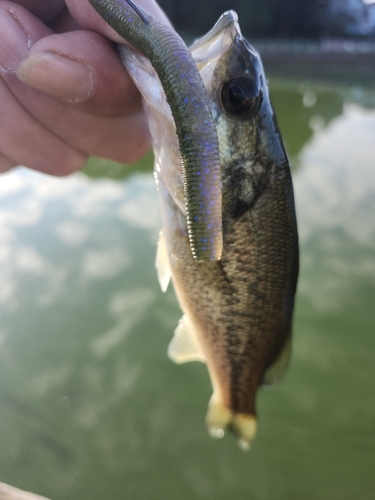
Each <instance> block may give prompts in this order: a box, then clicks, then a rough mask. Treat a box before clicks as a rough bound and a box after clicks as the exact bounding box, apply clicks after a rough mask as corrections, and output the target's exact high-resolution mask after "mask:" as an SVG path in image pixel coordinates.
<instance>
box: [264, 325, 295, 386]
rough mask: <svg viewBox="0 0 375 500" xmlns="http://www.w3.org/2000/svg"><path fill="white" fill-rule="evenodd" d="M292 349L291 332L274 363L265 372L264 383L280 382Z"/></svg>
mask: <svg viewBox="0 0 375 500" xmlns="http://www.w3.org/2000/svg"><path fill="white" fill-rule="evenodd" d="M291 350H292V336H291V334H289V335H288V337H287V338H286V340H285V342H284V345H283V346H282V348H281V350H280V352H279V355H278V356H277V358H276V360H275V361H274V362H273V363H272V365H271V366H270V367H269V368H268V370H267V371H266V373H265V374H264V379H263V384H265V385H272V384H275V383H276V382H279V381H280V380H281V379H282V377H283V375H284V372H285V370H286V367H287V365H288V361H289V358H290V353H291Z"/></svg>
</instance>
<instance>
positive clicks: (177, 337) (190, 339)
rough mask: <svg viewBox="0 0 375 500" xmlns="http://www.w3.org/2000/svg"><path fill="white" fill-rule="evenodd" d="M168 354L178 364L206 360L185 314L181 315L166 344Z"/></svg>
mask: <svg viewBox="0 0 375 500" xmlns="http://www.w3.org/2000/svg"><path fill="white" fill-rule="evenodd" d="M168 356H169V357H170V359H171V360H172V361H174V362H175V363H178V364H181V363H188V362H189V361H201V362H203V363H204V362H205V361H206V358H205V356H204V353H203V351H202V349H201V347H200V345H199V343H198V340H197V337H196V333H195V331H194V327H193V325H192V324H191V321H190V320H189V318H188V316H187V315H186V314H184V315H183V316H182V318H181V319H180V321H179V323H178V326H177V328H176V330H175V332H174V336H173V338H172V340H171V342H170V344H169V346H168Z"/></svg>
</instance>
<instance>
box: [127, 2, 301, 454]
mask: <svg viewBox="0 0 375 500" xmlns="http://www.w3.org/2000/svg"><path fill="white" fill-rule="evenodd" d="M145 29H146V28H145ZM190 53H191V55H192V57H193V59H194V61H195V64H196V67H197V69H198V71H199V73H200V76H201V78H202V81H203V84H204V88H205V92H206V97H207V99H208V106H209V113H210V115H211V118H212V120H213V124H214V127H215V130H216V133H217V137H218V145H219V158H220V173H221V203H222V206H221V217H222V221H221V222H222V250H221V254H220V256H219V258H217V259H202V260H201V259H199V258H198V259H197V258H196V255H194V252H193V251H192V247H191V240H190V238H189V222H188V218H187V207H186V191H185V186H184V165H183V163H184V162H183V158H182V157H181V151H180V142H179V137H178V132H177V129H176V123H175V121H174V118H173V113H172V111H171V108H170V106H169V103H168V99H167V97H166V94H165V91H164V89H163V85H162V82H161V80H160V78H159V76H158V74H157V71H156V70H155V69H154V67H153V65H152V64H151V62H150V61H149V60H148V58H147V57H145V56H144V55H142V54H141V53H140V52H139V51H135V50H134V49H131V48H130V47H127V46H121V48H120V54H121V57H122V60H123V63H124V65H125V67H126V69H127V70H128V72H129V74H130V75H131V77H132V78H133V80H134V82H135V84H136V85H137V87H138V89H139V90H140V92H141V94H142V96H143V99H144V103H145V110H146V113H147V116H148V121H149V127H150V132H151V135H152V139H153V149H154V155H155V168H154V174H155V179H156V184H157V188H158V192H159V199H160V206H161V213H162V230H161V233H160V238H159V242H158V247H157V257H156V269H157V274H158V279H159V283H160V286H161V289H162V291H166V290H167V287H168V285H169V282H170V281H172V283H173V287H174V290H175V293H176V296H177V299H178V302H179V305H180V308H181V309H182V312H183V316H182V318H181V320H180V321H179V324H178V326H177V328H176V330H175V332H174V335H173V338H172V341H171V343H170V345H169V347H168V355H169V357H170V358H171V359H172V360H173V361H175V362H176V363H185V362H189V361H201V362H205V363H206V365H207V369H208V373H209V376H210V379H211V382H212V387H213V394H212V397H211V399H210V401H209V404H208V411H207V415H206V425H207V427H208V430H209V433H210V434H211V436H213V437H218V438H221V437H223V436H224V433H225V430H226V429H229V430H231V431H232V432H233V433H234V434H235V435H236V437H237V439H238V441H239V444H240V446H241V447H242V448H243V449H249V447H250V445H251V443H252V442H253V439H254V437H255V435H256V431H257V411H256V404H255V403H256V395H257V392H258V389H259V388H260V387H261V386H262V385H268V384H273V383H276V382H278V381H279V380H280V379H281V378H282V376H283V374H284V372H285V370H286V367H287V365H288V361H289V358H290V354H291V337H292V318H293V308H294V299H295V293H296V286H297V278H298V266H299V264H298V259H299V250H298V231H297V221H296V213H295V204H294V194H293V183H292V177H291V171H290V166H289V161H288V156H287V153H286V150H285V147H284V144H283V141H282V137H281V134H280V131H279V127H278V124H277V120H276V116H275V113H274V110H273V107H272V104H271V101H270V97H269V92H268V85H267V80H266V76H265V74H264V70H263V66H262V63H261V59H260V56H259V54H258V53H257V52H256V50H255V49H254V48H253V47H252V46H251V45H250V44H249V43H248V42H247V40H246V39H245V38H244V37H243V36H242V34H241V30H240V27H239V24H238V17H237V14H236V13H235V12H234V11H228V12H225V13H224V14H223V15H222V16H221V17H220V19H219V20H218V22H217V23H216V24H215V26H214V27H213V28H212V29H211V30H210V31H209V32H208V33H207V34H206V35H205V36H203V37H202V38H201V39H200V40H198V41H197V42H195V43H194V44H193V45H192V46H191V47H190ZM180 78H182V79H183V78H184V75H183V74H181V76H180ZM207 147H210V146H209V145H208V146H207ZM201 187H202V188H203V189H205V185H204V183H203V186H201ZM208 199H209V194H208ZM209 237H210V234H208V233H207V232H206V234H203V237H202V239H203V240H205V239H208V238H209ZM201 243H202V244H203V245H204V244H205V241H202V242H201Z"/></svg>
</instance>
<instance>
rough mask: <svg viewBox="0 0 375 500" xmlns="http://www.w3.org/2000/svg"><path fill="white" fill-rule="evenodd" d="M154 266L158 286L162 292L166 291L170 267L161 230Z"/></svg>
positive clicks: (169, 277)
mask: <svg viewBox="0 0 375 500" xmlns="http://www.w3.org/2000/svg"><path fill="white" fill-rule="evenodd" d="M155 267H156V272H157V274H158V280H159V284H160V288H161V290H162V292H166V291H167V288H168V284H169V281H170V279H171V268H170V267H169V260H168V251H167V244H166V242H165V238H164V235H163V231H160V235H159V241H158V248H157V251H156V261H155Z"/></svg>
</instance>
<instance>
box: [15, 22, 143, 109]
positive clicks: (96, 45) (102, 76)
mask: <svg viewBox="0 0 375 500" xmlns="http://www.w3.org/2000/svg"><path fill="white" fill-rule="evenodd" d="M17 75H18V77H19V79H20V80H21V81H22V82H24V83H26V84H27V85H29V86H31V87H33V88H35V89H38V90H40V91H42V92H44V93H45V94H48V95H50V96H52V97H55V98H57V99H59V100H61V101H62V102H64V103H69V104H71V105H73V104H74V105H75V106H76V107H78V108H79V109H81V110H83V111H86V112H89V113H93V114H97V115H103V116H116V115H117V116H120V115H125V114H126V115H131V114H135V113H139V112H140V111H141V109H142V102H141V96H140V94H139V92H138V90H137V88H136V87H135V85H134V83H133V82H132V80H131V79H130V77H129V75H128V73H127V72H126V71H125V69H124V67H123V65H122V63H121V61H120V59H119V57H118V55H117V53H116V52H115V51H114V49H113V46H112V44H111V43H110V42H109V41H108V40H106V39H105V38H104V37H103V36H101V35H99V34H97V33H93V32H88V31H75V32H71V33H64V34H61V35H52V36H47V37H45V38H42V39H41V40H39V41H37V42H36V43H35V44H34V45H33V46H32V47H31V49H30V50H29V52H28V56H27V58H26V59H24V60H23V61H22V62H21V64H20V66H19V67H18V69H17Z"/></svg>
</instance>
